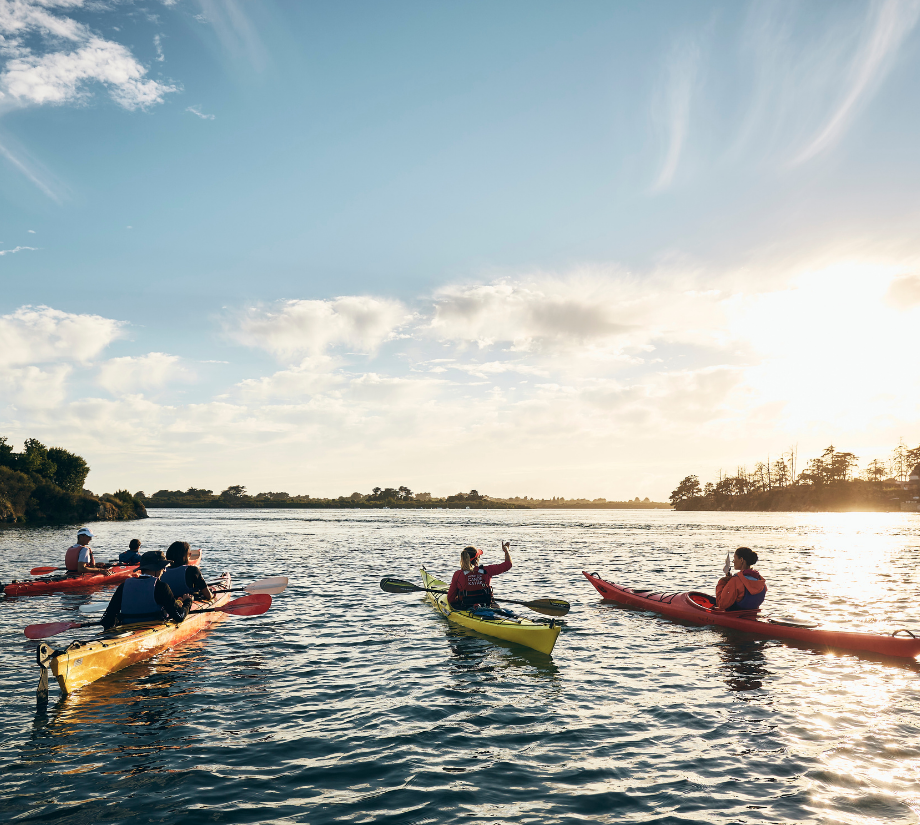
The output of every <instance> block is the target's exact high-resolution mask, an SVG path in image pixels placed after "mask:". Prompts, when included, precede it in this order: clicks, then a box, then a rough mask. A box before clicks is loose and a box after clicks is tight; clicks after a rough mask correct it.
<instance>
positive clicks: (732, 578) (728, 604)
mask: <svg viewBox="0 0 920 825" xmlns="http://www.w3.org/2000/svg"><path fill="white" fill-rule="evenodd" d="M733 564H734V568H735V570H737V571H738V572H737V573H735V574H734V575H732V574H731V567H729V563H728V558H727V557H726V559H725V567H724V568H723V570H722V572H723V573H724V574H725V575H724V576H723V577H722V578H721V579H719V581H718V583H717V584H716V607H719V608H721V609H722V610H758V609H759V608H760V606H761V605H762V604H763V600H764V599H765V598H766V596H767V583H766V582H765V581H764V578H763V576H761V575H760V573H758V572H757V571H756V570H755V569H754V565H755V564H757V554H756V553H755V552H754V551H753V550H751V548H750V547H739V548H738V549H737V550H735V558H734V562H733Z"/></svg>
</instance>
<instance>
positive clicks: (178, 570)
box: [163, 541, 214, 601]
mask: <svg viewBox="0 0 920 825" xmlns="http://www.w3.org/2000/svg"><path fill="white" fill-rule="evenodd" d="M190 550H191V547H189V543H188V542H187V541H174V542H173V543H172V544H170V545H169V548H168V549H167V550H166V558H167V560H168V561H169V567H167V568H166V572H165V573H163V581H164V582H166V584H168V585H169V589H170V590H172V592H173V595H174V596H175V597H176V598H181V597H183V596H186V595H190V596H193V597H194V598H195V600H196V601H211V599H213V598H214V594H213V593H212V592H211V589H210V588H209V587H208V585H207V583H206V582H205V580H204V576H202V575H201V571H200V570H199V569H198V568H197V567H196V566H195V565H193V564H189V563H188V554H189V551H190Z"/></svg>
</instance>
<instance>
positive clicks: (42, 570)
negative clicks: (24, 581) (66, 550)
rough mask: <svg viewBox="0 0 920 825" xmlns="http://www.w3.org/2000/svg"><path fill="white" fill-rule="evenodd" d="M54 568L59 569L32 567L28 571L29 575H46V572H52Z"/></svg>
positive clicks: (57, 568)
mask: <svg viewBox="0 0 920 825" xmlns="http://www.w3.org/2000/svg"><path fill="white" fill-rule="evenodd" d="M55 570H60V568H59V567H33V568H32V569H31V570H30V571H29V575H30V576H46V575H47V574H48V573H53V572H54V571H55Z"/></svg>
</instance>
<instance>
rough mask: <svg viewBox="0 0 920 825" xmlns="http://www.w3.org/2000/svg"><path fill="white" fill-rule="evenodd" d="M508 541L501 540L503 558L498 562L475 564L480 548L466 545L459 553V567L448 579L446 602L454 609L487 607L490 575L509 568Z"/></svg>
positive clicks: (489, 592)
mask: <svg viewBox="0 0 920 825" xmlns="http://www.w3.org/2000/svg"><path fill="white" fill-rule="evenodd" d="M510 546H511V545H510V543H509V542H502V551H503V552H504V554H505V560H504V561H503V562H501V563H500V564H486V565H481V564H477V561H478V559H479V557H480V556H481V555H482V550H479V549H477V548H476V547H466V548H464V550H463V552H462V553H461V554H460V569H459V570H457V571H456V572H455V573H454V575H453V577H452V578H451V580H450V587H449V588H448V590H447V602H448V604H449V605H450V606H451V607H452V608H454V609H455V610H466V609H469V608H471V607H477V606H478V607H489V606H490V605H491V604H492V577H493V576H497V575H499V574H500V573H505V572H506V571H508V570H510V569H511V555H510V554H509V552H508V548H509V547H510Z"/></svg>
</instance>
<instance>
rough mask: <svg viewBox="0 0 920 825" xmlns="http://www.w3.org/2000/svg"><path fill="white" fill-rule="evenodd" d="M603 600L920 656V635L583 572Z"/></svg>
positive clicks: (774, 635) (783, 636)
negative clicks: (775, 614)
mask: <svg viewBox="0 0 920 825" xmlns="http://www.w3.org/2000/svg"><path fill="white" fill-rule="evenodd" d="M582 574H583V575H584V577H585V578H586V579H587V580H588V581H589V582H591V584H592V585H594V587H595V589H596V590H597V592H598V593H600V595H601V597H602V598H603V599H604V600H606V601H612V602H617V603H619V604H625V605H628V606H629V607H636V608H639V609H640V610H651V611H653V612H655V613H660V614H661V615H663V616H668V617H670V618H672V619H681V620H683V621H688V622H693V623H694V624H700V625H712V626H716V627H726V628H730V629H732V630H740V631H743V632H745V633H753V634H756V635H758V636H764V637H766V638H770V639H779V640H782V641H789V642H796V643H798V644H802V645H805V646H808V647H813V648H817V649H819V650H844V651H850V652H855V653H872V654H875V655H878V656H893V657H897V658H902V659H916V658H917V656H920V638H914V637H913V636H909V635H908V636H883V635H880V634H875V633H851V632H849V631H841V630H821V629H820V628H811V627H806V626H803V625H795V624H790V623H785V622H778V621H775V620H772V619H769V618H765V617H762V616H760V615H759V611H753V610H752V611H738V612H733V611H728V612H726V611H724V610H719V609H717V608H715V603H714V600H713V599H712V597H711V596H708V595H706V594H705V593H695V592H692V591H690V592H684V593H653V592H651V591H647V590H633V589H631V588H629V587H623V586H622V585H619V584H615V583H614V582H609V581H605V580H604V579H602V578H601V577H600V576H598V575H597V573H588V572H586V571H584V570H583V571H582Z"/></svg>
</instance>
